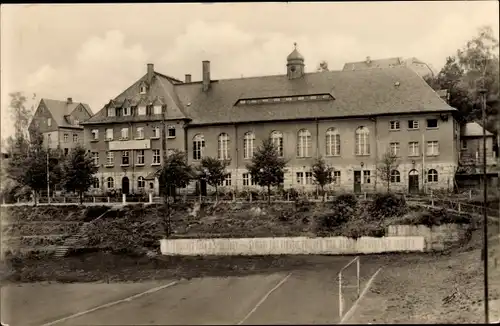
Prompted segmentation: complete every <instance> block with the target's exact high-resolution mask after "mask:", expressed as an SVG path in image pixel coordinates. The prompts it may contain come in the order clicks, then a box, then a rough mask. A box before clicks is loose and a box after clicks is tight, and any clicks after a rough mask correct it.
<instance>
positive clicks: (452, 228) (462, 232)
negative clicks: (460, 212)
mask: <svg viewBox="0 0 500 326" xmlns="http://www.w3.org/2000/svg"><path fill="white" fill-rule="evenodd" d="M468 228H469V225H468V224H443V225H437V226H432V227H427V226H425V225H390V226H389V227H388V228H387V236H389V237H413V236H417V237H418V236H420V237H423V238H424V239H425V250H443V249H446V248H447V247H449V246H451V245H454V244H457V243H460V242H461V241H462V240H464V239H465V238H466V237H467V229H468Z"/></svg>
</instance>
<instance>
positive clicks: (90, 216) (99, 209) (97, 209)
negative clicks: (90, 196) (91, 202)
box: [84, 205, 111, 222]
mask: <svg viewBox="0 0 500 326" xmlns="http://www.w3.org/2000/svg"><path fill="white" fill-rule="evenodd" d="M109 209H111V207H110V206H104V205H103V206H89V207H87V208H86V209H85V218H84V221H85V222H90V221H92V220H94V219H96V218H98V217H99V216H101V215H102V214H104V213H105V212H107V211H108V210H109Z"/></svg>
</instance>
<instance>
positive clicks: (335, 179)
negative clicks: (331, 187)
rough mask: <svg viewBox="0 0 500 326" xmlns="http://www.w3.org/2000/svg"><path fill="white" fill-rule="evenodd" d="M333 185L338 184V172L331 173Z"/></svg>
mask: <svg viewBox="0 0 500 326" xmlns="http://www.w3.org/2000/svg"><path fill="white" fill-rule="evenodd" d="M333 183H334V184H336V185H339V184H340V171H333Z"/></svg>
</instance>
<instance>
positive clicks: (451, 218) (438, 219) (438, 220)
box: [398, 208, 472, 227]
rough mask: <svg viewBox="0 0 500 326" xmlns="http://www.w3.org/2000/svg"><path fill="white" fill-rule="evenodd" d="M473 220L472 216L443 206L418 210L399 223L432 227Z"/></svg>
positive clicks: (465, 222) (467, 222) (466, 222)
mask: <svg viewBox="0 0 500 326" xmlns="http://www.w3.org/2000/svg"><path fill="white" fill-rule="evenodd" d="M471 222H472V217H471V216H469V215H459V214H453V213H450V212H448V211H447V210H446V209H444V208H443V209H439V210H431V211H422V210H416V211H414V212H412V213H411V214H408V215H407V216H405V218H403V219H402V220H400V221H398V224H408V225H425V226H427V227H432V226H438V225H442V224H470V223H471Z"/></svg>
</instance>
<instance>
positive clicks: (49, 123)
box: [47, 118, 52, 127]
mask: <svg viewBox="0 0 500 326" xmlns="http://www.w3.org/2000/svg"><path fill="white" fill-rule="evenodd" d="M47 126H48V127H50V126H52V119H51V118H47Z"/></svg>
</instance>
